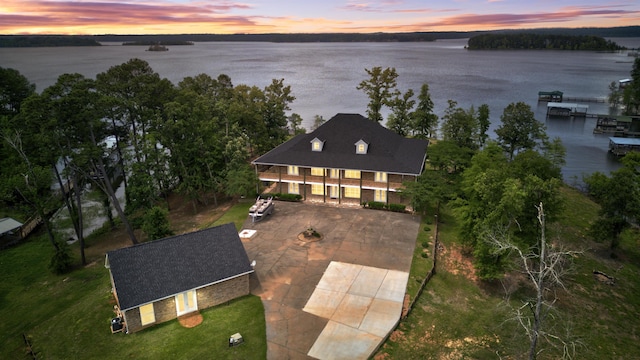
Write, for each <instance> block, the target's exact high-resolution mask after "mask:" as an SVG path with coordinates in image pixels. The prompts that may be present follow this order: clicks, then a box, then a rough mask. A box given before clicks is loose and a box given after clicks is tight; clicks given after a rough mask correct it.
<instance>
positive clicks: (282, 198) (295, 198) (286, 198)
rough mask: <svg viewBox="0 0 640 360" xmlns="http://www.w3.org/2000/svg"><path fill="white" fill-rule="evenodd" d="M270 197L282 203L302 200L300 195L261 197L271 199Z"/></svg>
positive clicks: (278, 194)
mask: <svg viewBox="0 0 640 360" xmlns="http://www.w3.org/2000/svg"><path fill="white" fill-rule="evenodd" d="M269 196H273V198H274V199H276V200H280V201H300V200H302V195H300V194H280V193H277V194H266V195H264V196H261V197H269Z"/></svg>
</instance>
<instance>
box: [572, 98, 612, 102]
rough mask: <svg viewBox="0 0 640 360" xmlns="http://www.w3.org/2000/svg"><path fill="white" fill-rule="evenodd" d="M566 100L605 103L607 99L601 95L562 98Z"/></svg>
mask: <svg viewBox="0 0 640 360" xmlns="http://www.w3.org/2000/svg"><path fill="white" fill-rule="evenodd" d="M564 99H565V100H566V101H576V102H590V103H605V102H607V99H605V98H601V97H593V98H592V97H566V98H564Z"/></svg>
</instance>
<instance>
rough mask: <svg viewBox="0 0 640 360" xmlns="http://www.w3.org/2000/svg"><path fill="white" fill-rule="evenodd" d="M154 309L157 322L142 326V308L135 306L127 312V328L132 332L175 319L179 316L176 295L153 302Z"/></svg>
mask: <svg viewBox="0 0 640 360" xmlns="http://www.w3.org/2000/svg"><path fill="white" fill-rule="evenodd" d="M153 311H154V313H155V315H156V322H154V323H151V324H147V325H144V326H142V322H141V321H140V309H139V308H134V309H131V310H128V311H127V312H126V313H125V318H126V320H127V330H128V331H129V332H130V333H132V332H136V331H140V330H142V329H146V328H148V327H150V326H153V325H156V324H159V323H162V322H165V321H169V320H173V319H175V318H176V317H177V311H176V300H175V297H174V296H171V297H169V298H166V299H164V300H160V301H156V302H154V303H153Z"/></svg>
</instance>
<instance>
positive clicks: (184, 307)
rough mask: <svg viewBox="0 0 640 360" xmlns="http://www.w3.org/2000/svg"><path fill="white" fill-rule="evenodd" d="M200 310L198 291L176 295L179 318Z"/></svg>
mask: <svg viewBox="0 0 640 360" xmlns="http://www.w3.org/2000/svg"><path fill="white" fill-rule="evenodd" d="M196 310H198V299H197V298H196V291H195V290H189V291H185V292H183V293H182V294H178V295H176V311H177V313H178V316H180V315H182V314H186V313H190V312H192V311H196Z"/></svg>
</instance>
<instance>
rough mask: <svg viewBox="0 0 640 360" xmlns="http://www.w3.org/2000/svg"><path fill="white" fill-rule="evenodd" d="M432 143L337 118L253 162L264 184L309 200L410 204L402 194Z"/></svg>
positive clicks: (351, 117) (355, 118) (353, 118)
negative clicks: (400, 191) (403, 186)
mask: <svg viewBox="0 0 640 360" xmlns="http://www.w3.org/2000/svg"><path fill="white" fill-rule="evenodd" d="M428 145H429V141H428V140H423V139H411V138H405V137H403V136H400V135H398V134H396V133H395V132H393V131H391V130H389V129H387V128H385V127H384V126H382V125H380V124H378V123H376V122H375V121H371V120H369V119H367V118H365V117H364V116H362V115H359V114H337V115H336V116H334V117H333V118H331V119H329V120H328V121H327V122H326V123H324V124H322V125H321V126H320V127H318V128H317V129H316V130H314V131H313V132H311V133H308V134H301V135H298V136H296V137H294V138H293V139H291V140H289V141H287V142H285V143H283V144H282V145H280V146H278V147H276V148H274V149H273V150H271V151H269V152H268V153H266V154H264V155H262V156H260V157H259V158H257V159H256V160H254V161H253V162H252V163H253V164H254V165H255V166H256V171H257V172H258V176H259V178H260V180H261V181H263V182H265V183H267V184H274V183H275V187H274V189H273V191H275V192H278V193H288V194H299V195H301V196H302V198H303V199H304V200H315V201H321V202H329V203H354V204H362V203H363V202H368V201H379V202H383V203H387V204H389V203H405V204H406V203H407V200H408V199H405V198H403V197H402V196H400V194H399V193H398V190H399V189H401V188H402V183H403V182H407V181H415V180H416V178H417V176H419V175H420V174H421V173H422V171H423V169H424V164H425V159H426V155H427V146H428Z"/></svg>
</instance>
